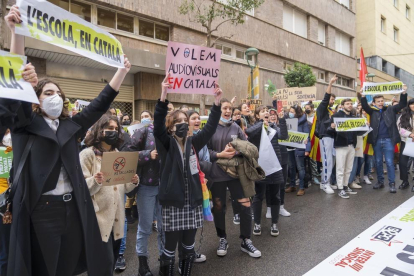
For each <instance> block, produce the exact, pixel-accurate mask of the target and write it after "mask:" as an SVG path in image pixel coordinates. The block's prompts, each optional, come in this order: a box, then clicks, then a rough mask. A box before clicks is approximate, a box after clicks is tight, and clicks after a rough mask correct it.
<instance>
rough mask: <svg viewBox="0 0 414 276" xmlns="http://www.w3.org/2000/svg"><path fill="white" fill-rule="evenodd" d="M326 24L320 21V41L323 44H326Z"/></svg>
mask: <svg viewBox="0 0 414 276" xmlns="http://www.w3.org/2000/svg"><path fill="white" fill-rule="evenodd" d="M325 28H326V26H325V24H324V23H322V22H318V41H319V43H320V44H321V45H323V46H325Z"/></svg>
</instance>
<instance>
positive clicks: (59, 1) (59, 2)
mask: <svg viewBox="0 0 414 276" xmlns="http://www.w3.org/2000/svg"><path fill="white" fill-rule="evenodd" d="M49 2H50V3H52V4H53V5H56V6H58V7H60V8H62V9H64V10H67V11H69V0H49Z"/></svg>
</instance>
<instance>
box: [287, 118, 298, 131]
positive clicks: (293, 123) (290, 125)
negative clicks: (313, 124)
mask: <svg viewBox="0 0 414 276" xmlns="http://www.w3.org/2000/svg"><path fill="white" fill-rule="evenodd" d="M298 122H299V120H298V118H293V119H286V125H287V129H288V131H289V130H290V131H298Z"/></svg>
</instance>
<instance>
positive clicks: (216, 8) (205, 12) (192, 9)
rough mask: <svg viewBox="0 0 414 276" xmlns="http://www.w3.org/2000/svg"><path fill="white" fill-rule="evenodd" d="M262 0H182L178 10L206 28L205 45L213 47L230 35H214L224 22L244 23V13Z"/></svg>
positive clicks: (202, 108)
mask: <svg viewBox="0 0 414 276" xmlns="http://www.w3.org/2000/svg"><path fill="white" fill-rule="evenodd" d="M263 2H264V0H211V1H205V0H183V1H182V2H181V5H180V6H179V12H180V14H183V15H188V17H189V20H190V22H195V23H199V24H201V26H203V27H204V28H205V30H206V35H207V45H206V46H207V47H209V48H213V47H214V46H215V45H216V42H217V41H218V40H220V39H223V38H226V39H231V38H232V37H233V35H230V36H217V37H214V33H216V32H217V31H218V30H219V28H220V27H221V26H222V25H223V24H225V23H231V24H233V25H239V24H243V23H244V18H245V13H247V12H248V11H250V10H252V9H255V8H258V7H259V6H260V5H261V4H263ZM213 39H214V40H213ZM204 109H205V95H201V97H200V114H204Z"/></svg>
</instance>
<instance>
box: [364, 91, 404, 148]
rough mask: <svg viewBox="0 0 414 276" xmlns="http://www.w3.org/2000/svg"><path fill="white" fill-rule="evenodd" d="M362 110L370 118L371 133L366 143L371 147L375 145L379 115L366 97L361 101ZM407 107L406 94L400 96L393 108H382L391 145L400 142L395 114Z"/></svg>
mask: <svg viewBox="0 0 414 276" xmlns="http://www.w3.org/2000/svg"><path fill="white" fill-rule="evenodd" d="M361 105H362V108H363V109H364V110H365V112H366V113H368V114H369V116H370V125H371V127H372V131H371V132H370V133H369V134H368V143H370V144H372V145H373V146H374V145H375V144H376V143H377V139H378V132H379V125H380V118H381V113H380V111H379V110H378V109H375V108H372V107H371V106H370V105H369V104H368V102H367V98H366V97H362V99H361ZM406 106H407V94H401V96H400V102H399V103H398V104H396V105H393V106H388V107H387V106H385V107H383V108H382V116H383V120H384V121H385V124H386V125H387V128H388V133H389V135H390V137H391V141H392V143H393V145H395V144H397V143H399V142H401V137H400V133H399V132H398V128H397V113H398V112H400V111H401V109H403V108H404V107H406Z"/></svg>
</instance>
